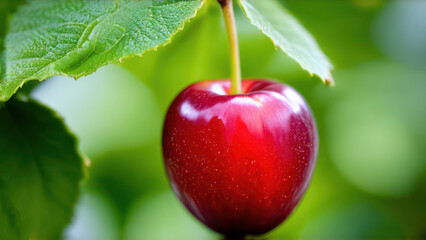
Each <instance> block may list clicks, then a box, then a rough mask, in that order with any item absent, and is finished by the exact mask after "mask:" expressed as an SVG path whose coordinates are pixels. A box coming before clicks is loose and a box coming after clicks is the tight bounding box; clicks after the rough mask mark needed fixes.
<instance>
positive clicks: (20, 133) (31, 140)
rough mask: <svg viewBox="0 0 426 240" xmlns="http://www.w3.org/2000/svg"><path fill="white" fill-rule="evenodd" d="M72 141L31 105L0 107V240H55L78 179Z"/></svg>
mask: <svg viewBox="0 0 426 240" xmlns="http://www.w3.org/2000/svg"><path fill="white" fill-rule="evenodd" d="M76 149H77V143H76V139H75V138H74V136H73V135H72V134H70V132H69V131H68V130H67V128H66V127H65V125H64V123H63V121H62V119H59V118H58V117H57V116H56V115H55V113H54V112H52V111H51V110H49V109H48V108H46V107H44V106H41V105H39V104H38V103H36V102H34V101H19V100H16V99H13V100H11V101H9V102H7V103H0V226H1V227H0V236H1V237H0V238H1V239H7V240H28V239H43V240H50V239H60V234H61V232H62V230H63V228H64V227H65V226H66V225H67V224H68V223H69V221H70V219H71V216H72V212H73V206H74V204H75V202H76V200H77V196H78V192H79V190H78V189H79V182H80V180H81V179H82V176H83V174H82V159H81V157H80V155H79V154H78V151H77V150H76Z"/></svg>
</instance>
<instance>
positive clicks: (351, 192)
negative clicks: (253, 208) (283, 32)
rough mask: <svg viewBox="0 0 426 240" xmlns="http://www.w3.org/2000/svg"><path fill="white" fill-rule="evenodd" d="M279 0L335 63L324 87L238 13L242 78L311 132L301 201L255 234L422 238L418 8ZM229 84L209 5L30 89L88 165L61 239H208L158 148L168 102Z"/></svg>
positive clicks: (425, 29)
mask: <svg viewBox="0 0 426 240" xmlns="http://www.w3.org/2000/svg"><path fill="white" fill-rule="evenodd" d="M282 2H283V4H284V5H285V6H286V7H287V8H288V9H289V10H290V11H291V12H292V13H293V14H294V15H295V16H296V17H297V18H298V19H299V20H300V22H302V23H303V25H304V26H305V27H306V28H307V29H308V30H309V31H310V32H311V33H312V34H313V35H314V36H315V38H316V39H317V41H318V42H319V44H320V46H321V47H322V49H323V50H324V52H325V53H326V54H327V55H328V56H329V58H330V59H331V61H332V62H333V64H334V67H335V68H334V71H333V74H334V77H335V81H336V86H335V87H333V88H330V87H326V86H324V85H323V84H322V83H321V81H320V80H319V79H318V78H317V77H311V76H309V74H308V73H307V72H305V71H303V70H302V69H301V68H300V67H299V66H298V64H296V63H295V62H294V61H293V60H291V59H289V58H288V57H287V56H286V55H285V54H284V53H283V52H281V51H279V50H277V49H276V48H275V47H274V45H273V44H272V42H271V41H270V40H269V39H268V38H267V37H265V36H263V35H262V34H261V33H260V32H259V31H258V30H257V29H256V28H254V27H253V26H251V25H250V23H249V22H248V20H247V19H246V18H245V17H244V16H243V14H242V12H241V11H240V10H239V8H236V11H237V20H238V27H239V38H240V47H241V58H242V70H243V75H244V77H246V78H272V79H276V80H278V81H281V82H284V83H287V84H289V85H291V86H293V87H294V88H296V89H297V90H298V91H300V92H301V93H302V94H303V95H304V97H305V98H306V99H307V101H308V102H309V104H310V106H311V108H312V110H313V112H314V115H315V117H316V120H317V123H318V129H319V134H320V152H319V157H318V162H317V166H316V169H315V172H314V176H313V179H312V183H311V185H310V187H309V189H308V191H307V192H306V195H305V196H304V198H303V200H302V201H301V203H300V204H299V206H298V207H297V209H296V210H295V211H294V213H293V214H292V215H291V216H290V218H289V219H288V220H287V221H285V223H283V224H282V225H280V226H279V227H278V228H277V229H275V230H274V231H272V232H271V233H269V234H267V235H265V236H262V237H261V239H426V187H425V186H426V185H425V184H426V178H425V176H426V170H425V169H426V168H425V167H426V157H425V156H426V120H425V119H426V1H422V0H406V1H402V0H401V1H384V0H347V1H346V0H328V1H327V0H321V1H319V0H303V1H301V0H285V1H284V0H283V1H282ZM229 75H230V74H229V60H228V46H227V39H226V35H225V29H224V26H223V21H222V16H221V12H220V9H219V7H218V5H217V4H216V3H214V1H210V3H209V4H208V5H207V6H206V7H204V8H203V9H202V10H201V13H200V14H199V16H198V17H196V19H194V20H192V21H191V22H190V23H188V24H187V25H186V27H185V29H184V30H183V31H182V32H180V33H179V34H177V35H176V36H175V37H174V40H173V42H172V44H170V45H168V46H166V47H163V48H159V49H158V50H157V51H151V52H148V53H147V54H146V55H145V56H143V57H141V58H134V59H130V60H126V61H125V62H124V63H122V64H119V65H111V66H107V67H104V68H101V69H100V70H98V71H97V72H96V73H94V74H92V75H90V76H88V77H84V78H82V79H80V80H78V81H74V80H72V79H68V78H65V77H54V78H52V79H49V80H48V81H45V82H44V83H43V84H41V85H40V86H39V87H38V88H37V89H36V90H35V91H34V92H33V94H32V96H33V97H34V98H36V99H38V100H40V101H42V102H44V103H46V104H47V105H49V106H51V107H52V108H54V109H55V110H57V111H58V112H59V113H60V114H61V115H62V116H64V117H65V120H66V122H67V124H68V125H69V126H70V128H71V129H72V130H73V131H74V132H75V133H76V135H77V136H78V137H79V138H80V143H81V150H82V152H83V153H84V154H86V155H87V156H88V158H89V159H90V167H88V169H87V177H86V180H85V182H84V183H83V184H82V185H83V186H82V189H83V190H82V192H83V193H82V196H81V198H80V201H79V203H78V205H77V207H76V214H75V216H74V218H73V221H72V223H71V224H70V226H69V227H68V228H67V230H66V232H65V239H68V240H96V239H102V240H115V239H117V240H140V239H150V240H154V239H155V240H163V239H164V240H166V239H167V240H170V239H172V240H192V239H194V240H202V239H207V240H210V239H212V240H214V239H220V238H221V237H220V236H219V235H217V234H215V233H213V232H211V231H210V230H209V229H207V228H206V227H204V226H202V225H201V224H200V223H199V222H198V221H197V220H196V219H195V218H194V217H192V216H191V215H190V214H189V213H188V212H187V211H186V210H185V209H184V208H183V206H182V205H181V204H180V203H179V202H178V200H177V199H176V198H175V196H174V195H173V193H172V192H171V189H170V187H169V185H168V182H167V179H166V176H165V172H164V169H163V164H162V157H161V145H160V144H161V128H162V122H163V119H164V116H165V111H166V110H167V107H168V105H169V104H170V103H171V101H172V99H173V98H174V97H175V96H176V94H177V93H178V92H179V91H180V90H182V89H183V88H184V87H185V86H187V85H188V84H190V83H193V82H197V81H200V80H207V79H222V78H227V77H228V76H229Z"/></svg>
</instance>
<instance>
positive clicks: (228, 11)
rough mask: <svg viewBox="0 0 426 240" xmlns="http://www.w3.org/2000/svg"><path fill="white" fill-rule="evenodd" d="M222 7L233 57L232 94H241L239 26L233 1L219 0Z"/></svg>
mask: <svg viewBox="0 0 426 240" xmlns="http://www.w3.org/2000/svg"><path fill="white" fill-rule="evenodd" d="M218 2H219V3H220V6H221V7H222V11H223V17H224V19H225V25H226V31H227V33H228V40H229V46H230V51H231V53H230V56H231V94H240V93H241V66H240V50H239V48H238V36H237V26H236V24H235V15H234V7H233V4H232V0H218Z"/></svg>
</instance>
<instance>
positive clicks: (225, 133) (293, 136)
mask: <svg viewBox="0 0 426 240" xmlns="http://www.w3.org/2000/svg"><path fill="white" fill-rule="evenodd" d="M230 85H231V84H230V82H229V81H226V80H224V81H206V82H199V83H196V84H193V85H191V86H189V87H187V88H186V89H185V90H183V91H182V92H181V93H180V94H179V95H178V96H177V97H176V99H175V100H174V101H173V103H172V105H171V106H170V108H169V110H168V113H167V116H166V120H165V123H164V129H163V155H164V162H165V166H166V172H167V175H168V177H169V180H170V183H171V186H172V188H173V191H174V192H175V194H176V195H177V197H178V198H179V199H180V200H181V201H182V203H183V204H184V205H185V206H186V207H187V208H188V210H189V211H190V212H191V213H192V214H193V215H194V216H196V217H197V218H198V219H199V220H200V221H202V222H203V223H205V224H206V225H207V226H209V227H210V228H212V229H213V230H215V231H217V232H219V233H222V234H225V235H228V236H239V235H245V234H262V233H265V232H267V231H269V230H271V229H272V228H274V227H276V226H277V225H278V224H280V223H281V222H282V221H284V220H285V219H286V218H287V216H288V215H289V214H290V213H291V212H292V210H293V208H294V207H295V206H296V204H297V203H298V202H299V200H300V199H301V197H302V195H303V193H304V192H305V190H306V188H307V186H308V184H309V181H310V178H311V175H312V171H313V168H314V165H315V162H316V155H317V149H318V138H317V130H316V125H315V121H314V119H313V116H312V113H311V111H310V109H309V107H308V105H307V104H306V102H305V100H304V99H303V98H302V96H301V95H300V94H299V93H298V92H296V91H295V90H294V89H293V88H291V87H289V86H286V85H284V84H281V83H276V82H273V81H268V80H245V81H243V83H242V88H243V94H238V95H229V94H228V93H229V91H230V87H231V86H230Z"/></svg>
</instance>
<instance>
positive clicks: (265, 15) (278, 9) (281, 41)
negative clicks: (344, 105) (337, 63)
mask: <svg viewBox="0 0 426 240" xmlns="http://www.w3.org/2000/svg"><path fill="white" fill-rule="evenodd" d="M239 3H240V6H241V8H242V9H243V11H244V13H245V14H246V16H247V17H248V18H249V19H250V21H251V23H252V24H253V25H255V26H256V27H258V28H259V29H260V30H261V31H262V32H263V33H264V34H265V35H267V36H268V37H270V38H271V39H272V41H273V42H274V44H275V45H276V46H278V47H279V48H281V49H282V50H283V51H284V52H286V53H287V54H288V55H289V56H290V57H291V58H293V59H294V60H296V61H297V62H298V63H299V64H300V65H301V66H302V68H304V69H306V70H307V71H308V72H310V73H311V74H316V75H318V76H319V77H320V78H321V79H322V80H323V81H324V82H325V83H326V84H333V78H332V76H331V72H330V71H331V69H332V65H331V64H330V62H329V60H328V59H327V57H326V56H325V54H324V53H323V52H322V51H321V49H320V48H319V46H318V44H317V43H316V42H315V40H314V38H313V37H312V36H311V35H310V34H309V32H308V31H307V30H306V29H305V28H303V26H302V25H301V24H300V23H299V22H298V21H297V20H296V19H295V18H294V17H293V16H292V15H291V14H290V13H289V12H288V11H287V10H286V9H285V8H284V7H283V6H282V5H281V4H280V3H279V2H277V1H276V0H263V1H259V0H239Z"/></svg>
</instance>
